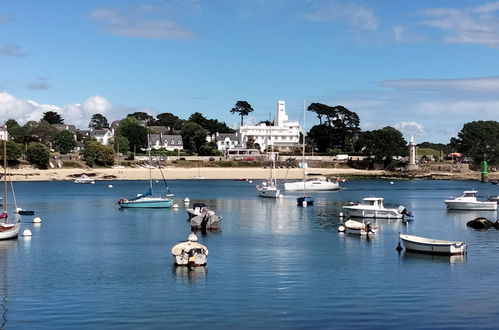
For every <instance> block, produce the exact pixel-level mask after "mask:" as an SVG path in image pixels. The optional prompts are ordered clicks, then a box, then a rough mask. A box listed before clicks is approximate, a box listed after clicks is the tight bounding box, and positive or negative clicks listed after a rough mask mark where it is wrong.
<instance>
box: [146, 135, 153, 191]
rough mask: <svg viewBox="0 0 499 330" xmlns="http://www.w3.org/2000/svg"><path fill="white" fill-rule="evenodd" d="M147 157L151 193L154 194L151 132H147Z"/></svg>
mask: <svg viewBox="0 0 499 330" xmlns="http://www.w3.org/2000/svg"><path fill="white" fill-rule="evenodd" d="M147 155H148V156H149V191H150V192H151V194H152V161H151V142H150V141H149V132H147Z"/></svg>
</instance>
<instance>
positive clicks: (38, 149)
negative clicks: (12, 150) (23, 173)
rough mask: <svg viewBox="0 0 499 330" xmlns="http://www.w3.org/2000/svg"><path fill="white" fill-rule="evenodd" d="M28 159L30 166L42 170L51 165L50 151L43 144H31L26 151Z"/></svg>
mask: <svg viewBox="0 0 499 330" xmlns="http://www.w3.org/2000/svg"><path fill="white" fill-rule="evenodd" d="M26 158H27V159H28V161H29V162H30V164H33V165H35V166H36V167H38V168H41V169H46V168H48V165H49V160H50V150H49V148H48V147H47V146H45V145H44V144H42V143H39V142H31V143H30V144H29V145H28V149H27V150H26Z"/></svg>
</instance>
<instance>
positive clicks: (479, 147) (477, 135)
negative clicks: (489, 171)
mask: <svg viewBox="0 0 499 330" xmlns="http://www.w3.org/2000/svg"><path fill="white" fill-rule="evenodd" d="M451 145H452V146H453V147H454V148H456V150H457V151H459V152H461V153H463V154H464V155H465V156H468V157H471V158H472V159H473V161H474V162H475V163H477V164H479V163H481V162H482V161H483V160H484V159H485V160H487V161H488V162H489V163H491V164H498V163H499V123H498V122H497V121H482V120H480V121H473V122H471V123H466V124H464V126H463V128H462V129H461V131H460V132H459V133H458V134H457V138H452V139H451Z"/></svg>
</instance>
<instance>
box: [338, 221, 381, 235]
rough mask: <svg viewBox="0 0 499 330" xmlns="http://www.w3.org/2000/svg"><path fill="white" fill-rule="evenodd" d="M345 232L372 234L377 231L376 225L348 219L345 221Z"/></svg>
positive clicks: (350, 233)
mask: <svg viewBox="0 0 499 330" xmlns="http://www.w3.org/2000/svg"><path fill="white" fill-rule="evenodd" d="M345 232H346V233H347V234H349V235H360V236H372V235H374V234H375V233H376V231H375V229H374V227H368V226H367V224H365V223H362V222H358V221H352V220H347V221H346V222H345Z"/></svg>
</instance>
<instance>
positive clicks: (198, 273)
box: [172, 265, 208, 283]
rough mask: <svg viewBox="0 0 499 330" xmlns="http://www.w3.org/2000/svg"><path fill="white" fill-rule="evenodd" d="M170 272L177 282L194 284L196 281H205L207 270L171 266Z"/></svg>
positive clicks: (204, 268) (203, 268)
mask: <svg viewBox="0 0 499 330" xmlns="http://www.w3.org/2000/svg"><path fill="white" fill-rule="evenodd" d="M172 272H173V275H174V276H175V278H176V279H177V282H180V283H194V282H196V281H206V279H207V273H208V270H207V268H206V266H204V267H185V266H175V265H173V266H172Z"/></svg>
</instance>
